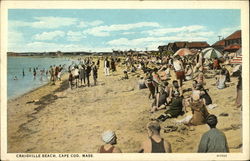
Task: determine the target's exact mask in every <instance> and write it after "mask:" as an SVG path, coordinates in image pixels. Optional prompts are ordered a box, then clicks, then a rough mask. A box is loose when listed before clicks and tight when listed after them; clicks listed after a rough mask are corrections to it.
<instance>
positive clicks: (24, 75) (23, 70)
mask: <svg viewBox="0 0 250 161" xmlns="http://www.w3.org/2000/svg"><path fill="white" fill-rule="evenodd" d="M24 76H25V73H24V69H23V77H24Z"/></svg>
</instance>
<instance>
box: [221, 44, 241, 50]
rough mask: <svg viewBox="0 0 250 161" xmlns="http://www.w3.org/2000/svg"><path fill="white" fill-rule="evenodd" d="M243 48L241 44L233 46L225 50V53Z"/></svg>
mask: <svg viewBox="0 0 250 161" xmlns="http://www.w3.org/2000/svg"><path fill="white" fill-rule="evenodd" d="M240 48H241V46H240V45H239V44H232V45H229V46H227V47H225V48H224V51H237V50H239V49H240Z"/></svg>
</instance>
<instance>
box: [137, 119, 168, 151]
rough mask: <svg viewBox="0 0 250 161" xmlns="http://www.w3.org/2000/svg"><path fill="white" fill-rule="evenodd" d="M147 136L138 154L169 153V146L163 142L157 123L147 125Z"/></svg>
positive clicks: (152, 122)
mask: <svg viewBox="0 0 250 161" xmlns="http://www.w3.org/2000/svg"><path fill="white" fill-rule="evenodd" d="M147 131H148V136H149V138H147V139H146V140H145V141H144V142H143V143H142V146H141V149H140V151H139V152H140V153H171V152H172V149H171V144H170V143H169V142H168V141H167V140H164V139H163V138H162V137H161V135H160V131H161V126H160V124H159V123H158V122H157V121H151V122H149V123H148V124H147Z"/></svg>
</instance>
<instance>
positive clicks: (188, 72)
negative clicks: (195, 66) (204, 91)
mask: <svg viewBox="0 0 250 161" xmlns="http://www.w3.org/2000/svg"><path fill="white" fill-rule="evenodd" d="M192 78H193V70H192V67H191V66H190V65H187V66H186V69H185V79H186V80H191V79H192Z"/></svg>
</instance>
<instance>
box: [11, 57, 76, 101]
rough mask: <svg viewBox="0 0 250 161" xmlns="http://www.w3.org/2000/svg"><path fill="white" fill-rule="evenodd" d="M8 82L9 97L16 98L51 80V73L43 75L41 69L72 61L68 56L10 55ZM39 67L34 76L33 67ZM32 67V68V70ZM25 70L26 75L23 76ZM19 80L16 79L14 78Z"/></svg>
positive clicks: (67, 63) (68, 63)
mask: <svg viewBox="0 0 250 161" xmlns="http://www.w3.org/2000/svg"><path fill="white" fill-rule="evenodd" d="M7 61H8V65H7V66H8V70H7V78H8V80H7V84H8V88H7V91H8V94H7V96H8V99H12V98H16V97H18V96H20V95H22V94H24V93H27V92H29V91H31V90H33V89H35V88H38V87H40V86H42V85H44V84H46V83H48V81H49V78H48V77H49V74H48V75H47V76H46V74H45V73H44V74H43V75H41V73H40V70H43V69H45V70H48V69H49V67H50V66H51V65H60V64H61V65H64V64H65V65H66V66H65V68H66V69H64V72H65V71H66V70H67V67H68V65H70V64H71V63H72V61H70V60H69V59H68V58H38V57H34V58H32V57H8V60H7ZM34 68H35V69H38V70H36V71H37V75H36V77H33V69H34ZM30 69H31V70H30ZM23 71H24V76H23ZM15 77H16V78H17V80H14V78H15Z"/></svg>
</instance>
